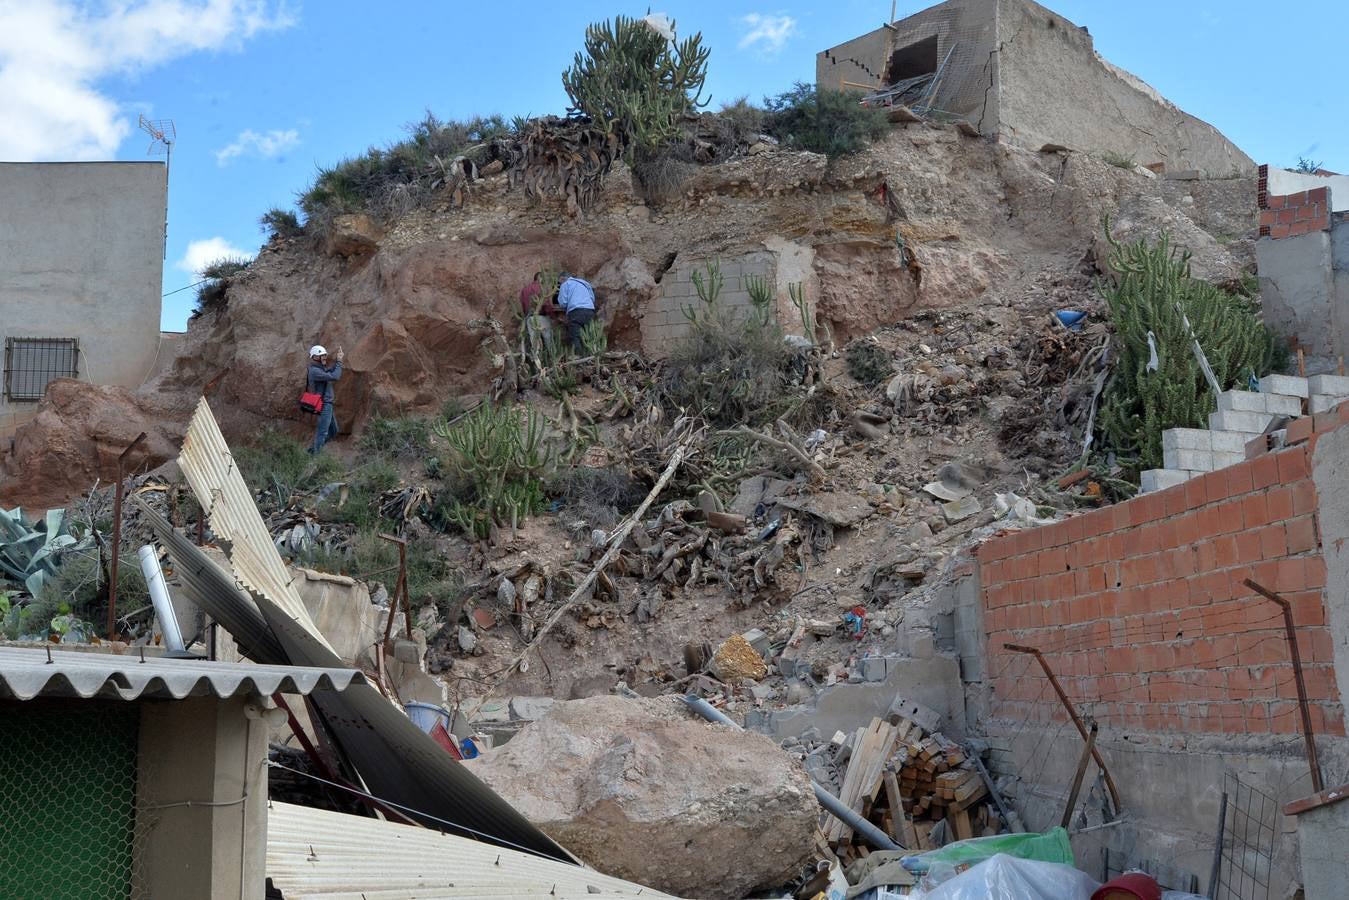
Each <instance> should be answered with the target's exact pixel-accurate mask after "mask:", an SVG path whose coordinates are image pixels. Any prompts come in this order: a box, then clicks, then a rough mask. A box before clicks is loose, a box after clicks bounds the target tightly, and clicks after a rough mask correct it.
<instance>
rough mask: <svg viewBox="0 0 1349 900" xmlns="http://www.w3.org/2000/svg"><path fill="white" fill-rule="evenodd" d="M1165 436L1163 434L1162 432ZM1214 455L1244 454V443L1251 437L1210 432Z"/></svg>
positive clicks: (1240, 433)
mask: <svg viewBox="0 0 1349 900" xmlns="http://www.w3.org/2000/svg"><path fill="white" fill-rule="evenodd" d="M1163 435H1165V432H1163ZM1209 435H1210V437H1211V439H1212V441H1213V452H1214V453H1240V454H1242V455H1243V456H1244V455H1245V453H1246V442H1247V441H1249V440H1250V439H1251V436H1250V435H1248V434H1245V433H1244V432H1240V431H1210V432H1209Z"/></svg>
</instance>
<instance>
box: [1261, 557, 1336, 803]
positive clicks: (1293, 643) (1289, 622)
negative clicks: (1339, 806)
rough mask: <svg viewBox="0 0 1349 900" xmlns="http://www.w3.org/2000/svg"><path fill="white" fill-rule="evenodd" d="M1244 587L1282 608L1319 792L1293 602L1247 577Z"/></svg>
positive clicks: (1315, 788)
mask: <svg viewBox="0 0 1349 900" xmlns="http://www.w3.org/2000/svg"><path fill="white" fill-rule="evenodd" d="M1245 585H1246V587H1248V588H1250V589H1251V590H1253V591H1255V592H1256V593H1257V594H1259V595H1260V596H1261V597H1264V598H1265V599H1266V600H1269V601H1272V602H1274V603H1277V604H1279V608H1280V609H1282V610H1283V630H1284V633H1285V634H1286V635H1287V636H1288V653H1289V655H1290V656H1292V657H1293V681H1294V683H1295V684H1296V685H1297V706H1298V710H1299V711H1300V712H1301V713H1302V737H1303V739H1304V740H1305V741H1306V743H1307V764H1308V765H1309V766H1311V770H1312V793H1315V794H1319V793H1321V791H1323V790H1324V789H1325V785H1324V784H1323V783H1322V781H1321V760H1320V758H1319V757H1317V755H1316V737H1315V735H1313V734H1312V713H1311V708H1310V706H1309V705H1308V703H1307V682H1306V681H1304V680H1303V678H1302V654H1301V653H1299V652H1298V649H1297V632H1296V631H1294V629H1293V604H1291V603H1289V602H1288V601H1287V600H1285V599H1284V598H1283V597H1280V596H1279V595H1278V594H1276V593H1274V592H1273V591H1271V590H1268V589H1266V588H1263V587H1261V586H1260V585H1258V584H1256V583H1255V582H1254V581H1251V580H1250V579H1249V578H1247V579H1246V581H1245Z"/></svg>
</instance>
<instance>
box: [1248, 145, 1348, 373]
mask: <svg viewBox="0 0 1349 900" xmlns="http://www.w3.org/2000/svg"><path fill="white" fill-rule="evenodd" d="M1257 203H1258V205H1259V207H1260V237H1259V239H1258V240H1257V241H1256V244H1255V257H1256V266H1257V269H1258V271H1259V274H1260V300H1261V306H1262V307H1263V309H1264V314H1265V322H1266V324H1268V325H1269V326H1270V328H1272V329H1273V330H1274V331H1276V332H1277V333H1278V334H1280V335H1281V336H1283V337H1285V338H1288V339H1290V340H1292V341H1293V342H1294V343H1295V344H1296V346H1298V347H1300V348H1301V349H1302V351H1303V353H1304V354H1305V356H1306V362H1307V371H1308V373H1310V374H1313V375H1316V374H1327V373H1337V372H1338V371H1339V368H1340V364H1341V363H1342V362H1343V361H1344V358H1345V355H1346V353H1347V352H1349V346H1346V345H1349V336H1347V335H1346V329H1349V176H1345V175H1307V174H1302V173H1299V172H1290V171H1288V170H1286V169H1280V168H1276V167H1273V166H1261V167H1260V181H1259V194H1258V196H1257Z"/></svg>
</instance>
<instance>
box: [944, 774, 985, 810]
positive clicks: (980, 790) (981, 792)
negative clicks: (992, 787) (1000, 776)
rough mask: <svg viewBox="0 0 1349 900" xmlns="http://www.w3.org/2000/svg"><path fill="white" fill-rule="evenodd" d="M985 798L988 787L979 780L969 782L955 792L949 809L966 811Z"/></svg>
mask: <svg viewBox="0 0 1349 900" xmlns="http://www.w3.org/2000/svg"><path fill="white" fill-rule="evenodd" d="M986 796H988V786H987V785H986V784H984V781H983V779H982V778H981V779H979V780H978V781H973V782H970V783H969V784H967V785H965V786H964V787H962V788H961V789H960V790H958V791H956V796H955V799H954V800H952V801H951V808H952V809H968V808H969V807H971V806H973V805H974V804H976V803H978V802H979V801H980V800H982V799H984V797H986Z"/></svg>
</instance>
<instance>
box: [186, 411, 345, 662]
mask: <svg viewBox="0 0 1349 900" xmlns="http://www.w3.org/2000/svg"><path fill="white" fill-rule="evenodd" d="M178 467H179V468H180V469H182V472H183V477H184V478H186V479H187V483H188V484H189V485H191V486H192V493H194V494H196V495H197V501H198V502H199V503H201V505H202V508H203V509H205V510H206V514H207V516H208V517H209V520H210V523H211V531H213V532H214V533H215V535H216V537H217V538H219V539H220V540H221V541H222V542H223V543H225V544H226V545H227V546H228V547H229V558H230V564H231V565H232V566H233V567H234V575H235V577H236V578H237V579H238V580H239V583H240V584H242V585H243V587H244V589H245V590H247V591H249V592H251V593H252V594H254V595H258V594H263V595H266V596H267V597H268V598H270V599H271V601H272V602H273V603H274V604H276V606H277V607H278V608H279V609H280V610H281V612H282V613H283V614H285V615H286V616H288V617H290V618H291V619H293V620H294V621H295V622H296V623H297V624H299V625H300V626H301V627H303V628H304V629H305V630H306V631H308V632H309V633H310V634H311V635H313V636H314V638H315V639H316V640H318V641H319V642H320V643H322V644H323V646H325V647H328V649H329V650H331V649H332V647H331V646H330V645H329V644H328V642H327V640H325V639H324V637H323V635H322V634H320V633H319V630H318V628H317V627H316V626H315V625H314V620H313V619H312V618H310V615H309V610H308V609H306V608H305V605H304V601H302V600H301V599H300V595H299V594H298V593H296V591H295V589H294V588H293V587H291V577H290V573H289V572H288V571H286V564H285V563H284V562H283V561H282V560H281V555H280V554H278V553H277V552H276V545H275V544H273V543H272V536H271V534H270V533H269V532H268V531H267V526H266V525H265V524H263V521H262V514H261V513H259V512H258V507H257V504H255V503H254V502H253V494H252V492H251V491H249V489H248V485H247V484H245V483H244V479H243V476H241V475H240V474H239V467H238V466H237V465H236V464H235V462H234V457H233V456H232V455H231V454H230V448H229V445H228V444H226V443H225V437H224V435H222V434H221V433H220V426H219V425H217V424H216V421H215V416H214V415H212V413H211V407H210V404H208V403H207V402H206V398H205V397H203V398H201V400H200V401H199V402H198V403H197V409H196V411H195V412H194V413H193V414H192V421H191V422H189V423H188V426H187V436H186V437H185V438H184V439H183V449H182V452H181V453H179V454H178Z"/></svg>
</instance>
